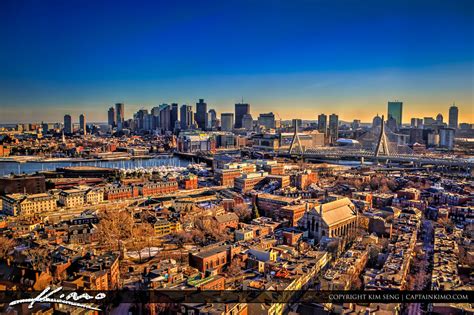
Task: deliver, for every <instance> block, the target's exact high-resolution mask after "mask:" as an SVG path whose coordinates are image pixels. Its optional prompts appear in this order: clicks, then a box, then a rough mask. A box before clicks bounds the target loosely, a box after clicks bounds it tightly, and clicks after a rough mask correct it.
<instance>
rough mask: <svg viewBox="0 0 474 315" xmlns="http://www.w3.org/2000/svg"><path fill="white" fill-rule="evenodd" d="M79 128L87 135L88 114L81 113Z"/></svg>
mask: <svg viewBox="0 0 474 315" xmlns="http://www.w3.org/2000/svg"><path fill="white" fill-rule="evenodd" d="M79 129H80V130H81V132H82V134H83V135H86V133H87V129H86V116H84V114H81V115H79Z"/></svg>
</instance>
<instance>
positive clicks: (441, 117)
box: [436, 113, 443, 124]
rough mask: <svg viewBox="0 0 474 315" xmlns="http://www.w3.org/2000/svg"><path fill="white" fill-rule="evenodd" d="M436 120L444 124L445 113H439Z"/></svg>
mask: <svg viewBox="0 0 474 315" xmlns="http://www.w3.org/2000/svg"><path fill="white" fill-rule="evenodd" d="M436 122H437V123H438V124H443V115H441V113H439V114H438V115H436Z"/></svg>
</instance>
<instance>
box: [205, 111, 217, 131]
mask: <svg viewBox="0 0 474 315" xmlns="http://www.w3.org/2000/svg"><path fill="white" fill-rule="evenodd" d="M208 120H209V121H208V122H207V126H208V127H209V129H213V128H216V125H217V113H216V110H215V109H210V110H209V112H208Z"/></svg>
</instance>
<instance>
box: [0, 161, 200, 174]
mask: <svg viewBox="0 0 474 315" xmlns="http://www.w3.org/2000/svg"><path fill="white" fill-rule="evenodd" d="M189 163H191V162H190V161H188V160H185V159H182V158H179V157H176V156H174V157H170V158H152V159H134V160H121V161H81V162H72V161H68V162H44V163H41V162H25V163H17V162H2V163H0V176H6V175H8V174H10V173H14V174H22V173H25V174H32V173H35V172H40V171H54V170H55V169H56V168H58V167H68V166H85V165H87V166H96V167H110V168H120V169H134V168H140V167H143V168H147V167H156V166H162V165H172V166H187V165H188V164H189Z"/></svg>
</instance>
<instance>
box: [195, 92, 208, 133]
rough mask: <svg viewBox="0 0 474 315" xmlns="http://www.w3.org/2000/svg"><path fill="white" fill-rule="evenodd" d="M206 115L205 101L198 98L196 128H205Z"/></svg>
mask: <svg viewBox="0 0 474 315" xmlns="http://www.w3.org/2000/svg"><path fill="white" fill-rule="evenodd" d="M206 116H207V103H205V102H204V99H199V102H198V103H196V117H195V120H196V124H197V125H198V128H201V129H202V130H206Z"/></svg>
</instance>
